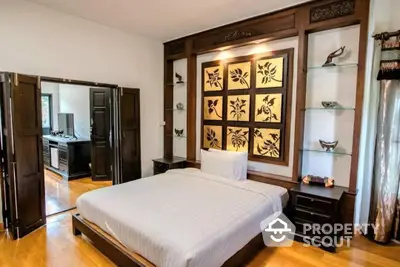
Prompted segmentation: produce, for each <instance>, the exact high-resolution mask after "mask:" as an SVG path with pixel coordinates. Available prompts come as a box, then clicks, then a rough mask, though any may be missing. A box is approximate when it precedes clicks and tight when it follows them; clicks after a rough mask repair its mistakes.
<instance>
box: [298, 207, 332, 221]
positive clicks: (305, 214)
mask: <svg viewBox="0 0 400 267" xmlns="http://www.w3.org/2000/svg"><path fill="white" fill-rule="evenodd" d="M294 219H295V220H296V219H301V220H303V221H308V222H312V223H329V222H331V221H332V216H329V215H324V214H320V213H317V212H312V211H308V210H304V209H301V208H297V207H296V208H295V209H294Z"/></svg>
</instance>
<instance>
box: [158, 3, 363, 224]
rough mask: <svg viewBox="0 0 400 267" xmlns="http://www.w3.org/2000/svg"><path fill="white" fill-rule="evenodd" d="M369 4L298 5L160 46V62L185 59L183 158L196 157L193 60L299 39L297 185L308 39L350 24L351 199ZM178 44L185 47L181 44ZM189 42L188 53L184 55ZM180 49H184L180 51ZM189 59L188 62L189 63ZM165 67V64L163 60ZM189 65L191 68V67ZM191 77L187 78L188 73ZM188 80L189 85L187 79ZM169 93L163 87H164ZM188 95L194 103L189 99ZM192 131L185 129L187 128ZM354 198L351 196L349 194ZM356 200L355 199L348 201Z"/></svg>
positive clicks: (294, 177)
mask: <svg viewBox="0 0 400 267" xmlns="http://www.w3.org/2000/svg"><path fill="white" fill-rule="evenodd" d="M369 2H370V0H319V1H311V2H307V3H303V4H300V5H298V6H293V7H289V8H286V9H283V10H280V11H275V12H272V13H269V14H266V15H262V16H258V17H254V18H251V19H247V20H244V21H239V22H235V23H232V24H229V25H225V26H222V27H218V28H215V29H211V30H208V31H204V32H201V33H198V34H194V35H190V36H187V37H184V38H180V39H177V40H174V41H171V42H167V43H165V44H164V45H165V59H166V60H167V59H168V60H174V59H180V58H188V62H189V64H191V65H192V66H191V67H190V66H189V65H188V83H189V84H188V122H189V118H190V123H188V142H187V145H188V147H187V152H188V158H190V160H193V159H194V158H195V154H196V152H195V151H196V149H197V147H196V131H195V125H196V119H197V118H196V117H195V110H196V101H195V98H194V97H195V83H196V78H197V77H196V73H195V71H194V64H195V63H194V61H195V60H193V58H195V57H196V56H197V55H199V54H202V53H207V52H211V51H215V50H217V49H219V48H234V47H239V46H244V45H248V44H251V43H253V42H254V41H256V40H263V41H269V40H276V39H281V38H286V37H291V36H298V37H299V47H298V51H299V56H298V69H297V71H298V82H297V98H296V100H294V101H296V106H297V107H296V117H295V120H296V123H295V125H296V126H295V145H294V151H295V153H294V164H293V176H292V181H293V182H296V181H297V180H298V177H299V175H300V172H299V170H300V168H301V154H300V153H299V149H301V146H302V143H303V130H304V117H303V112H300V111H301V109H303V108H304V105H305V92H306V80H307V47H308V34H309V33H313V32H318V31H324V30H330V29H334V28H340V27H345V26H350V25H355V24H360V25H361V27H360V28H361V30H360V49H359V66H358V81H357V100H356V111H355V123H354V129H355V130H354V131H355V132H354V139H353V159H352V163H351V177H350V185H349V186H350V192H351V193H350V194H355V188H356V184H357V170H358V150H359V137H360V132H361V116H362V101H363V90H364V78H365V57H366V53H365V52H366V44H367V38H368V36H367V34H368V33H367V26H368V14H369ZM182 42H183V43H185V45H182ZM188 43H190V46H191V48H192V50H191V53H190V54H188V53H187V51H186V52H185V51H183V50H184V49H185V48H186V49H187V47H188ZM182 47H184V48H183V49H182ZM191 58H192V59H191ZM166 62H167V61H166ZM190 62H191V63H190ZM165 66H166V68H171V69H172V67H173V66H172V64H166V65H165ZM190 73H191V74H190ZM165 74H166V77H167V76H170V78H166V81H167V80H172V75H173V73H172V70H166V71H165ZM192 79H193V80H192ZM166 88H168V87H166ZM165 92H166V93H167V94H166V95H165V107H170V106H172V102H171V103H170V102H169V101H172V98H171V95H170V92H169V91H168V90H165ZM189 95H190V96H193V98H190V99H189ZM166 119H168V120H166V123H167V125H166V129H165V131H164V132H165V134H166V135H167V134H169V132H170V130H172V126H171V125H169V124H170V123H172V120H169V118H168V117H166ZM191 124H192V125H193V126H189V125H191ZM171 144H172V140H171V143H169V142H167V144H166V147H165V151H166V152H168V151H169V150H171V153H166V154H172V145H171ZM352 196H354V195H352ZM353 198H354V199H355V196H354V197H353ZM346 203H347V204H346V205H352V206H353V209H354V201H346ZM350 214H354V210H353V212H349V213H348V214H347V217H349V218H350V217H352V215H350Z"/></svg>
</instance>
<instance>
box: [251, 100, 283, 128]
mask: <svg viewBox="0 0 400 267" xmlns="http://www.w3.org/2000/svg"><path fill="white" fill-rule="evenodd" d="M254 112H255V116H254V118H255V121H256V122H273V123H280V122H281V121H282V94H260V95H256V105H255V109H254Z"/></svg>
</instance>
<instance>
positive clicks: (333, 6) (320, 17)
mask: <svg viewBox="0 0 400 267" xmlns="http://www.w3.org/2000/svg"><path fill="white" fill-rule="evenodd" d="M355 7H356V3H355V0H341V1H337V2H334V3H330V4H326V5H323V6H318V7H314V8H312V9H311V10H310V23H315V22H320V21H324V20H329V19H335V18H340V17H344V16H348V15H353V14H354V13H355V11H356V9H355Z"/></svg>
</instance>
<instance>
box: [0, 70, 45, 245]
mask: <svg viewBox="0 0 400 267" xmlns="http://www.w3.org/2000/svg"><path fill="white" fill-rule="evenodd" d="M3 77H4V82H3V89H4V90H3V96H4V107H3V111H4V114H5V116H4V117H5V124H6V129H5V133H6V136H7V139H6V140H5V144H4V145H5V146H6V148H7V152H6V153H7V167H8V168H7V169H8V174H7V176H8V181H9V194H8V195H9V196H10V210H11V220H10V221H11V227H10V230H11V233H12V235H13V237H14V238H15V239H17V238H21V237H23V236H25V235H27V234H29V233H31V232H32V231H34V230H36V229H37V228H39V227H41V226H42V225H44V224H45V223H46V211H45V191H44V170H43V144H42V119H41V90H40V81H39V79H38V77H35V76H27V75H20V74H15V73H13V74H10V73H3Z"/></svg>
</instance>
